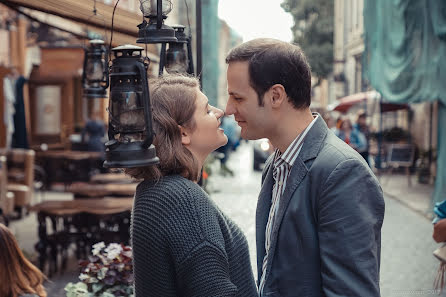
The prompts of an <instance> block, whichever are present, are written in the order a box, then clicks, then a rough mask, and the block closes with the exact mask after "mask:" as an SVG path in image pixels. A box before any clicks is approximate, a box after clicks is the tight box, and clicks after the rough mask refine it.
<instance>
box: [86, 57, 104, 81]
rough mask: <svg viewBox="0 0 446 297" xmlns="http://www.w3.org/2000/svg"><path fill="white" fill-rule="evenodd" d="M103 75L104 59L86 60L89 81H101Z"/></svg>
mask: <svg viewBox="0 0 446 297" xmlns="http://www.w3.org/2000/svg"><path fill="white" fill-rule="evenodd" d="M103 77H104V59H100V60H90V61H88V64H87V79H88V80H89V81H102V79H103Z"/></svg>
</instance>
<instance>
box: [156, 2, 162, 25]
mask: <svg viewBox="0 0 446 297" xmlns="http://www.w3.org/2000/svg"><path fill="white" fill-rule="evenodd" d="M162 25H163V0H156V28H157V29H158V30H159V29H161V26H162Z"/></svg>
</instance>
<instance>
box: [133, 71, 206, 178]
mask: <svg viewBox="0 0 446 297" xmlns="http://www.w3.org/2000/svg"><path fill="white" fill-rule="evenodd" d="M149 85H150V101H151V104H152V117H153V130H154V132H155V138H154V141H153V144H154V145H155V147H156V154H157V156H158V157H159V159H160V163H159V164H158V165H156V166H147V167H140V168H129V169H125V172H126V173H127V174H129V175H130V176H132V177H134V178H137V179H148V180H159V179H160V178H161V177H162V176H166V175H173V174H179V175H182V176H183V177H185V178H187V179H189V180H193V181H195V180H198V173H199V168H198V166H199V165H198V162H197V160H196V159H195V158H194V156H193V155H192V153H191V152H190V151H189V150H188V149H187V148H186V147H184V146H183V144H182V142H181V130H180V126H182V127H184V128H186V129H189V130H190V131H193V130H194V129H195V121H194V113H195V107H196V98H197V95H198V90H199V82H198V79H197V78H195V77H190V76H183V75H166V76H163V77H159V78H155V79H153V80H150V83H149Z"/></svg>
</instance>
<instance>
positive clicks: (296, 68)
mask: <svg viewBox="0 0 446 297" xmlns="http://www.w3.org/2000/svg"><path fill="white" fill-rule="evenodd" d="M226 62H227V64H228V72H227V79H228V93H229V99H228V103H227V106H226V113H227V114H228V115H231V114H234V116H235V119H236V121H237V122H238V124H239V126H240V127H241V128H242V130H241V136H242V137H243V138H245V139H259V138H269V139H270V141H271V143H272V144H273V146H274V147H275V148H277V149H276V152H275V154H273V155H272V156H271V157H270V158H269V159H268V161H267V163H266V165H265V168H264V171H263V176H262V189H261V192H260V195H259V200H258V205H257V213H256V237H257V240H256V241H257V263H258V265H257V269H258V285H259V293H260V296H299V297H307V296H327V297H334V296H336V297H338V296H355V297H369V296H370V297H371V296H373V297H376V296H380V291H379V265H380V249H381V226H382V222H383V217H384V200H383V196H382V191H381V188H380V186H379V184H378V181H377V179H376V177H375V176H374V175H373V173H372V172H371V171H370V169H369V167H368V166H367V164H366V163H365V162H364V159H363V158H362V157H361V156H360V155H359V154H358V153H357V152H356V151H354V150H353V149H352V148H351V147H349V146H348V145H347V144H345V143H344V142H342V141H341V140H340V139H338V137H336V136H335V135H334V133H333V132H332V131H330V130H329V129H328V128H327V125H326V124H325V122H324V120H323V119H322V117H321V116H320V115H319V114H312V113H311V111H310V108H309V106H310V103H311V95H310V94H311V71H310V67H309V65H308V63H307V61H306V58H305V56H304V54H303V52H302V51H301V50H300V48H299V47H298V46H294V45H291V44H289V43H286V42H281V41H278V40H274V39H255V40H252V41H249V42H246V43H243V44H241V45H239V46H238V47H236V48H234V49H232V50H231V52H230V53H229V54H228V56H227V58H226Z"/></svg>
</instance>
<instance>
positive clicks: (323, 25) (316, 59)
mask: <svg viewBox="0 0 446 297" xmlns="http://www.w3.org/2000/svg"><path fill="white" fill-rule="evenodd" d="M282 8H283V9H284V10H285V11H286V12H289V13H291V15H292V16H293V18H294V26H293V34H294V42H295V43H297V44H299V46H300V47H301V48H302V50H303V51H304V52H305V54H306V56H307V58H308V61H309V63H310V65H311V69H312V72H313V75H314V76H317V77H318V78H326V77H327V76H328V75H329V74H330V73H331V72H332V68H333V28H334V1H333V0H299V1H296V0H284V2H283V3H282Z"/></svg>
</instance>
